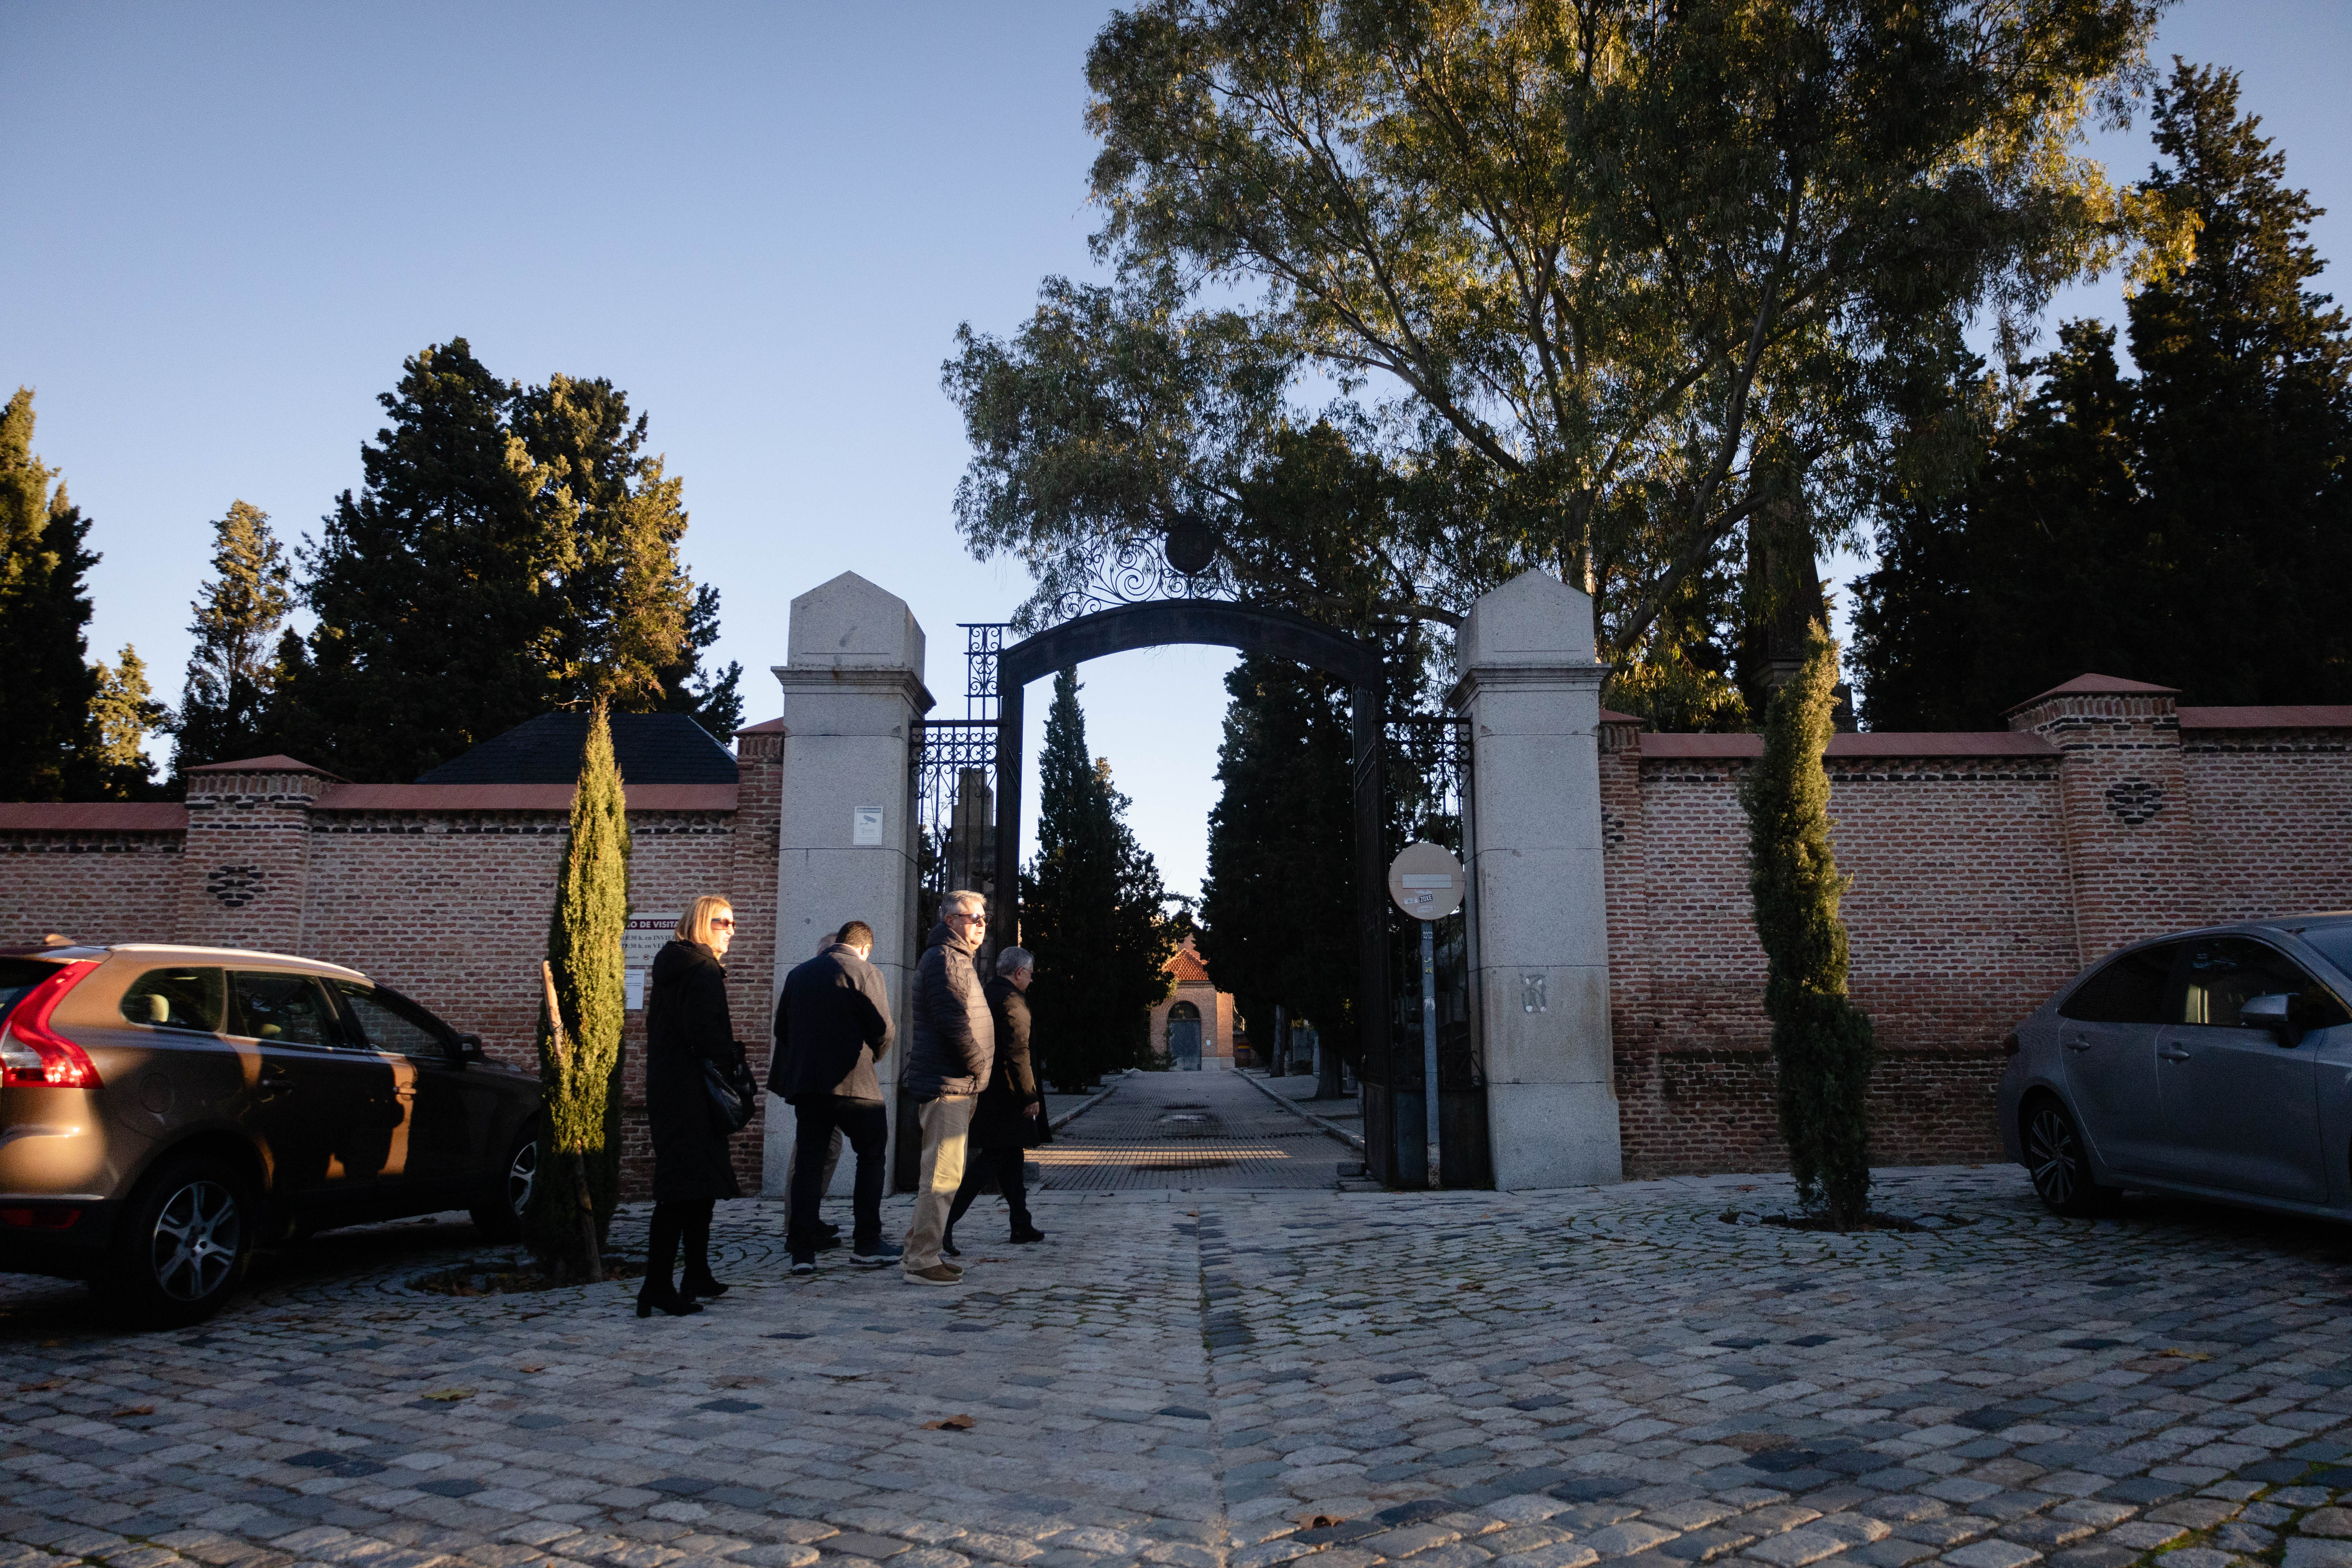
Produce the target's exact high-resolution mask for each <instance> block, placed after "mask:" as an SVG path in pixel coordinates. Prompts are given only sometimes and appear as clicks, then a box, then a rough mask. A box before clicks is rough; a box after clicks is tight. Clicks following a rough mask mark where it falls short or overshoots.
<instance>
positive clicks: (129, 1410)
mask: <svg viewBox="0 0 2352 1568" xmlns="http://www.w3.org/2000/svg"><path fill="white" fill-rule="evenodd" d="M154 1414H155V1407H154V1406H153V1405H124V1406H123V1407H122V1408H121V1409H120V1410H115V1411H110V1412H109V1413H108V1415H107V1417H106V1418H107V1419H108V1420H109V1421H120V1420H121V1418H122V1417H124V1416H125V1415H154Z"/></svg>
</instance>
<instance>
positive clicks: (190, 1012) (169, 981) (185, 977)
mask: <svg viewBox="0 0 2352 1568" xmlns="http://www.w3.org/2000/svg"><path fill="white" fill-rule="evenodd" d="M222 989H223V987H222V984H221V972H220V971H219V970H217V969H190V968H182V969H151V970H149V971H148V972H147V973H144V974H142V975H141V976H140V977H139V978H138V979H137V980H134V981H132V982H131V989H130V990H128V991H125V992H124V993H123V994H122V1016H123V1017H124V1018H125V1019H127V1020H128V1021H130V1022H131V1023H133V1024H146V1025H150V1026H153V1027H155V1028H160V1029H195V1030H199V1031H201V1032H202V1033H205V1034H207V1035H209V1034H211V1033H212V1032H213V1031H214V1030H215V1029H217V1028H219V1027H220V1019H221V992H222Z"/></svg>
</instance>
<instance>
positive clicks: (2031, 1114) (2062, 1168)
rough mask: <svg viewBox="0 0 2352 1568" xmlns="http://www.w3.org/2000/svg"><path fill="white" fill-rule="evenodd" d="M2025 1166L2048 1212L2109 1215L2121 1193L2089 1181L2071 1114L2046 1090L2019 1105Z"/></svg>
mask: <svg viewBox="0 0 2352 1568" xmlns="http://www.w3.org/2000/svg"><path fill="white" fill-rule="evenodd" d="M2025 1168H2026V1170H2027V1171H2028V1172H2029V1173H2031V1174H2032V1177H2033V1190H2034V1192H2035V1193H2036V1194H2038V1195H2039V1196H2040V1197H2041V1199H2042V1206H2043V1207H2045V1208H2047V1209H2048V1210H2049V1211H2050V1212H2051V1213H2052V1214H2060V1215H2068V1216H2070V1217H2074V1218H2082V1217H2084V1216H2086V1215H2103V1214H2112V1213H2114V1212H2115V1207H2116V1200H2117V1199H2119V1198H2120V1197H2122V1196H2123V1194H2121V1193H2118V1192H2117V1191H2116V1189H2115V1188H2113V1187H2103V1186H2100V1185H2098V1184H2096V1183H2095V1182H2093V1181H2092V1180H2091V1160H2090V1155H2089V1153H2088V1152H2087V1151H2086V1150H2085V1149H2084V1146H2083V1134H2082V1131H2081V1130H2080V1129H2078V1128H2077V1127H2076V1126H2075V1125H2074V1114H2073V1113H2072V1112H2071V1111H2069V1110H2067V1109H2066V1108H2065V1107H2064V1106H2063V1105H2061V1104H2060V1103H2059V1102H2058V1101H2057V1100H2056V1099H2055V1098H2054V1097H2053V1096H2051V1095H2046V1094H2045V1095H2042V1096H2039V1097H2037V1098H2036V1099H2035V1100H2033V1102H2032V1104H2030V1105H2028V1106H2027V1107H2026V1108H2025Z"/></svg>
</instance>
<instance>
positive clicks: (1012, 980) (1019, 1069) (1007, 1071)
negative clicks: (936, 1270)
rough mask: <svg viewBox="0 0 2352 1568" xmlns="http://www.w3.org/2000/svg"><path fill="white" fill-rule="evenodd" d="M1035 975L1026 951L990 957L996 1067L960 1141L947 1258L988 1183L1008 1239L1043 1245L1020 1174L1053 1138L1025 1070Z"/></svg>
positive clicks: (1014, 950)
mask: <svg viewBox="0 0 2352 1568" xmlns="http://www.w3.org/2000/svg"><path fill="white" fill-rule="evenodd" d="M1036 976H1037V961H1036V959H1035V958H1034V957H1033V956H1032V955H1031V954H1030V952H1029V950H1028V949H1027V948H1025V947H1008V948H1006V949H1005V950H1004V951H1003V952H1000V953H998V954H997V955H996V978H995V979H993V980H992V981H990V982H989V983H988V987H987V991H986V995H987V997H988V1010H989V1012H990V1013H991V1014H992V1016H993V1017H994V1019H995V1024H996V1069H995V1072H994V1074H993V1075H992V1077H991V1078H990V1079H989V1080H988V1087H987V1088H986V1089H982V1090H981V1091H980V1103H979V1105H978V1106H976V1107H975V1108H974V1109H973V1110H972V1114H971V1133H970V1135H969V1136H968V1137H967V1138H966V1140H965V1150H964V1158H963V1185H962V1186H961V1187H959V1188H957V1189H956V1195H955V1205H954V1206H953V1207H952V1208H950V1210H949V1211H948V1234H947V1239H946V1240H945V1241H943V1242H941V1243H940V1251H941V1252H944V1253H946V1254H947V1255H948V1256H949V1257H950V1258H953V1257H954V1256H956V1245H955V1227H956V1222H957V1221H958V1220H960V1219H961V1218H963V1216H964V1211H965V1210H966V1209H969V1208H970V1207H971V1203H972V1200H973V1199H974V1198H976V1197H978V1196H979V1195H980V1191H981V1189H982V1187H984V1186H986V1185H987V1184H989V1183H990V1182H994V1183H995V1184H996V1190H997V1191H998V1192H1000V1193H1002V1194H1003V1195H1004V1202H1005V1205H1006V1206H1007V1207H1008V1208H1010V1209H1011V1210H1012V1211H1013V1237H1012V1239H1013V1241H1014V1242H1016V1243H1024V1242H1034V1241H1043V1240H1045V1232H1044V1231H1042V1230H1039V1229H1038V1228H1037V1227H1036V1226H1034V1225H1033V1224H1031V1223H1030V1219H1029V1186H1028V1182H1027V1179H1026V1173H1024V1170H1023V1168H1022V1167H1023V1165H1024V1163H1026V1161H1027V1160H1028V1157H1029V1150H1030V1147H1031V1145H1033V1144H1037V1143H1043V1142H1046V1141H1047V1139H1048V1138H1050V1137H1051V1135H1052V1134H1051V1133H1050V1131H1048V1130H1047V1128H1046V1125H1045V1096H1044V1095H1042V1094H1039V1093H1038V1092H1037V1077H1036V1074H1034V1072H1032V1071H1030V1069H1029V998H1028V997H1027V996H1026V995H1025V994H1024V993H1025V992H1026V991H1027V990H1028V989H1029V983H1030V982H1031V981H1032V980H1034V979H1035V978H1036Z"/></svg>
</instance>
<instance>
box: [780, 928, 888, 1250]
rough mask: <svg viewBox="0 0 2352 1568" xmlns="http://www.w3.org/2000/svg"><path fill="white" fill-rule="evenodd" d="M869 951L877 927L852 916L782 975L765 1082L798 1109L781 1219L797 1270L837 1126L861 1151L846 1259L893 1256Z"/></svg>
mask: <svg viewBox="0 0 2352 1568" xmlns="http://www.w3.org/2000/svg"><path fill="white" fill-rule="evenodd" d="M873 951H874V931H873V928H872V927H870V926H868V925H867V924H866V922H865V921H850V922H849V923H848V924H847V925H845V926H843V927H842V928H841V931H840V933H839V934H838V935H837V936H836V937H835V939H834V942H833V945H832V946H830V947H828V948H826V949H825V950H824V952H820V953H818V954H817V955H816V956H815V957H814V958H812V959H810V960H809V961H808V962H807V963H803V964H800V965H798V966H797V967H795V968H794V969H793V972H792V973H790V974H787V975H786V976H784V994H783V995H782V996H781V997H779V998H778V999H777V1002H776V1049H775V1054H774V1056H773V1057H772V1058H771V1060H772V1063H773V1065H772V1067H771V1068H769V1072H768V1089H769V1092H770V1093H772V1094H775V1095H778V1096H781V1097H782V1099H783V1100H785V1101H786V1102H787V1103H788V1104H790V1105H791V1106H792V1108H793V1110H794V1112H796V1140H797V1142H798V1144H799V1153H800V1155H801V1156H802V1157H800V1158H797V1159H795V1160H794V1161H793V1179H792V1193H791V1205H792V1206H791V1210H790V1218H789V1219H788V1220H787V1221H786V1222H785V1226H784V1246H785V1247H787V1248H788V1249H789V1250H790V1251H791V1253H792V1255H793V1273H795V1274H809V1273H814V1271H815V1269H816V1255H817V1251H818V1247H819V1243H820V1237H821V1235H822V1231H823V1226H822V1224H821V1222H820V1220H819V1218H818V1215H817V1203H818V1200H819V1199H820V1198H821V1197H823V1196H824V1173H825V1168H826V1164H827V1162H826V1161H825V1160H824V1158H823V1155H822V1151H823V1150H824V1146H825V1143H826V1142H827V1140H829V1139H830V1138H832V1137H833V1135H834V1133H835V1131H836V1130H838V1131H840V1132H842V1133H844V1134H845V1135H846V1136H847V1137H848V1139H849V1146H850V1147H851V1148H852V1149H854V1150H856V1152H857V1183H856V1190H855V1194H854V1196H853V1197H852V1199H851V1213H852V1215H854V1219H853V1221H852V1229H851V1233H850V1248H851V1251H850V1256H851V1257H852V1258H854V1259H856V1261H857V1262H859V1263H864V1264H869V1265H874V1264H882V1263H887V1262H889V1261H890V1260H891V1259H893V1258H897V1257H898V1248H897V1247H893V1246H891V1245H890V1244H889V1243H887V1242H886V1241H884V1240H883V1239H882V1178H883V1162H882V1151H883V1149H884V1147H885V1146H886V1145H887V1143H888V1142H889V1138H890V1126H889V1120H888V1117H887V1113H886V1112H885V1111H884V1110H883V1105H882V1085H881V1080H880V1079H877V1077H876V1076H875V1073H874V1062H875V1058H877V1057H881V1056H883V1055H885V1054H887V1052H888V1051H889V1049H890V1041H891V1038H892V1036H893V1034H894V1032H895V1031H894V1030H893V1028H892V1026H891V1023H890V998H889V995H888V994H887V991H886V990H885V988H884V986H883V983H882V973H881V972H880V971H879V970H877V969H876V968H875V967H874V966H873V965H872V964H870V963H866V956H867V955H868V954H869V953H871V952H873Z"/></svg>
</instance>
